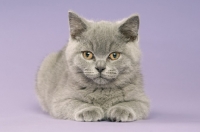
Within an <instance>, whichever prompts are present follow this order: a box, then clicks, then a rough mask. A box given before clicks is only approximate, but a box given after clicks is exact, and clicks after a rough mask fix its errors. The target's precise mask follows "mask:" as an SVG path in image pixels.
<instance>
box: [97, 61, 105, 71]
mask: <svg viewBox="0 0 200 132" xmlns="http://www.w3.org/2000/svg"><path fill="white" fill-rule="evenodd" d="M95 69H96V70H97V71H98V72H102V71H103V70H105V69H106V62H105V61H103V60H98V61H97V62H96V66H95Z"/></svg>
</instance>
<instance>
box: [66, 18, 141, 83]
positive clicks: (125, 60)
mask: <svg viewBox="0 0 200 132" xmlns="http://www.w3.org/2000/svg"><path fill="white" fill-rule="evenodd" d="M73 17H74V16H73ZM85 23H86V21H85V22H84V24H85ZM82 24H83V23H82ZM78 26H80V25H78ZM82 26H83V25H81V27H82ZM72 27H73V25H71V28H72ZM76 27H77V20H76ZM86 27H87V28H86ZM119 27H120V24H117V23H111V22H95V23H94V22H87V24H85V25H84V28H86V29H84V30H83V31H81V34H80V31H78V33H76V32H77V31H74V32H73V31H71V36H72V38H71V39H70V42H69V45H68V48H67V50H68V51H67V52H69V54H68V55H67V57H68V58H70V59H69V61H70V60H71V64H70V65H71V67H72V68H73V70H74V72H75V73H77V77H78V73H79V74H81V75H83V76H84V77H86V78H88V79H90V80H92V81H93V82H95V83H96V84H99V85H101V84H102V85H104V84H108V83H111V82H113V81H115V80H116V79H118V78H119V77H120V76H122V75H123V74H127V73H130V72H131V71H132V70H133V63H134V62H136V59H135V58H134V55H133V54H134V53H131V52H133V50H134V49H135V47H137V45H136V44H135V43H134V42H135V40H134V41H127V39H130V38H126V37H124V35H122V33H120V32H119ZM78 29H79V30H80V27H79V28H78ZM71 30H72V29H71ZM73 30H74V29H73ZM131 48H132V49H131ZM135 51H136V52H137V50H135Z"/></svg>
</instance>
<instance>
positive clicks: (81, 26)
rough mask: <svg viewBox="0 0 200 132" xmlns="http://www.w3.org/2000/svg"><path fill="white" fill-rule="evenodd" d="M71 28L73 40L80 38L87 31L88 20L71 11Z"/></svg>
mask: <svg viewBox="0 0 200 132" xmlns="http://www.w3.org/2000/svg"><path fill="white" fill-rule="evenodd" d="M69 26H70V34H71V37H72V38H73V39H76V38H77V37H80V35H81V34H82V33H83V32H84V31H85V30H86V29H87V25H86V20H84V19H83V18H81V17H79V16H78V15H77V14H75V13H74V12H71V11H69Z"/></svg>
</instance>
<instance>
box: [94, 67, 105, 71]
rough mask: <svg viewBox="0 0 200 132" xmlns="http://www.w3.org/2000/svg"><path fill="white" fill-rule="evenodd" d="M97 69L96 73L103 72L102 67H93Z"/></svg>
mask: <svg viewBox="0 0 200 132" xmlns="http://www.w3.org/2000/svg"><path fill="white" fill-rule="evenodd" d="M95 68H96V69H97V71H98V72H102V71H103V70H105V68H103V67H95Z"/></svg>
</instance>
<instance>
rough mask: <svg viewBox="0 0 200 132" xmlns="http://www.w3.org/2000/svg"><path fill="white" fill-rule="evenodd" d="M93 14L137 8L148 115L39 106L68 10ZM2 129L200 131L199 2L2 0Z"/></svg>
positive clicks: (64, 35) (109, 16) (111, 15)
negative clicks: (104, 115)
mask: <svg viewBox="0 0 200 132" xmlns="http://www.w3.org/2000/svg"><path fill="white" fill-rule="evenodd" d="M70 9H71V10H73V11H75V12H77V13H78V14H80V15H82V16H84V17H86V18H88V19H94V20H102V19H103V20H120V19H121V18H124V17H128V16H129V15H131V14H133V13H139V14H140V16H141V17H140V19H141V24H140V32H139V34H140V44H141V49H142V51H143V59H142V69H143V74H144V82H145V90H146V93H147V94H148V96H149V97H150V99H151V101H152V105H151V113H150V116H149V118H148V119H147V120H143V121H137V122H131V123H111V122H96V123H83V122H74V121H66V120H58V119H53V118H51V117H50V116H49V115H47V114H46V113H44V112H42V110H41V109H40V107H39V105H38V102H37V99H36V97H35V91H34V85H35V75H36V71H37V68H38V66H39V65H40V63H41V62H42V60H43V58H44V57H45V56H46V55H47V54H48V53H50V52H53V51H57V50H59V49H61V48H62V47H63V46H64V45H65V44H66V43H67V40H68V36H69V27H68V10H70ZM0 131H1V132H12V131H15V132H27V131H28V132H34V131H37V132H38V131H48V132H53V131H56V132H61V131H69V132H75V131H87V132H89V131H95V132H97V131H99V132H100V131H104V132H107V131H115V132H121V131H125V132H128V131H130V132H133V131H145V132H148V131H153V132H156V131H158V132H160V131H162V132H164V131H167V132H169V131H171V132H172V131H174V132H177V131H181V132H188V131H190V132H199V131H200V1H198V0H184V1H183V0H165V1H164V0H163V1H161V0H151V1H150V0H149V1H142V0H117V1H114V0H110V1H108V0H99V1H94V0H85V1H81V0H79V1H78V0H70V1H69V0H57V1H56V0H0Z"/></svg>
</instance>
